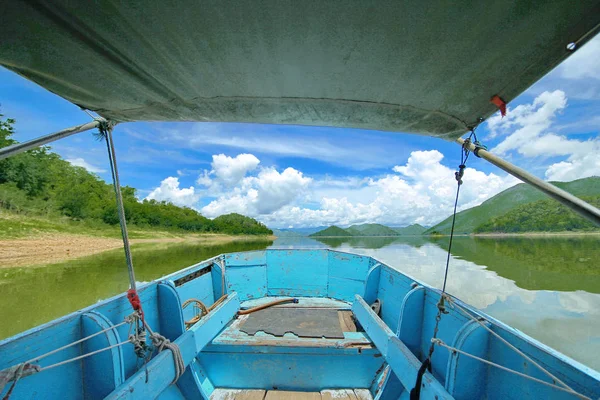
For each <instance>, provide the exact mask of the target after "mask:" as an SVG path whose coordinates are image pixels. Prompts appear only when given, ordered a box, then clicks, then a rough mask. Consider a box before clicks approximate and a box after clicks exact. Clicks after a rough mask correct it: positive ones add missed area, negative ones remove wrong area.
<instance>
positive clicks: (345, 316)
mask: <svg viewBox="0 0 600 400" xmlns="http://www.w3.org/2000/svg"><path fill="white" fill-rule="evenodd" d="M338 317H339V319H340V326H341V327H342V331H343V332H356V324H355V323H354V318H353V317H352V311H338Z"/></svg>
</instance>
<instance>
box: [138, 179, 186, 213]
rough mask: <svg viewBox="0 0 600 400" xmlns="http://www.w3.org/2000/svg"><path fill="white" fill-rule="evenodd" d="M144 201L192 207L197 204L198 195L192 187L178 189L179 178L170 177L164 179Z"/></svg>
mask: <svg viewBox="0 0 600 400" xmlns="http://www.w3.org/2000/svg"><path fill="white" fill-rule="evenodd" d="M146 200H157V201H167V202H170V203H173V204H175V205H178V206H186V207H194V205H196V203H197V202H198V194H197V193H196V190H195V189H194V187H193V186H190V187H189V188H179V178H176V177H174V176H170V177H168V178H166V179H164V180H163V181H162V182H161V183H160V186H159V187H157V188H155V189H154V190H152V191H151V192H150V194H149V195H148V196H147V197H146Z"/></svg>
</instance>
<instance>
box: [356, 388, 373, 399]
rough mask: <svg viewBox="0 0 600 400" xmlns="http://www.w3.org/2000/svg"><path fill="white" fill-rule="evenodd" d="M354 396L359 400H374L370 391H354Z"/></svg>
mask: <svg viewBox="0 0 600 400" xmlns="http://www.w3.org/2000/svg"><path fill="white" fill-rule="evenodd" d="M354 394H355V395H356V398H357V399H358V400H373V396H372V395H371V391H370V390H369V389H354Z"/></svg>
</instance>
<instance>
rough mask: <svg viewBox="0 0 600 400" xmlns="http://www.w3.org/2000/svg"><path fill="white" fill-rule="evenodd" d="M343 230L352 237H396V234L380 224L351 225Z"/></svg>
mask: <svg viewBox="0 0 600 400" xmlns="http://www.w3.org/2000/svg"><path fill="white" fill-rule="evenodd" d="M345 230H346V231H348V232H350V233H351V234H352V235H354V236H398V232H396V231H395V230H393V229H392V228H390V227H387V226H385V225H381V224H361V225H352V226H351V227H349V228H346V229H345Z"/></svg>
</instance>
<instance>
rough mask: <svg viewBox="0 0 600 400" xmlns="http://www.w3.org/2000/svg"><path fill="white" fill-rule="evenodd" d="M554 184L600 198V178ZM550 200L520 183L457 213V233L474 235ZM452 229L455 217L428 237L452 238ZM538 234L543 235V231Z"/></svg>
mask: <svg viewBox="0 0 600 400" xmlns="http://www.w3.org/2000/svg"><path fill="white" fill-rule="evenodd" d="M551 183H552V184H554V185H556V186H558V187H559V188H561V189H563V190H566V191H567V192H569V193H571V194H573V195H575V196H577V197H583V196H597V195H600V177H598V176H592V177H589V178H583V179H577V180H574V181H571V182H551ZM546 199H548V197H547V196H546V195H545V194H544V193H542V192H541V191H539V190H538V189H536V188H534V187H533V186H531V185H528V184H525V183H520V184H518V185H515V186H513V187H511V188H509V189H506V190H505V191H503V192H500V193H498V194H497V195H495V196H494V197H492V198H490V199H488V200H486V201H484V202H483V203H481V204H480V205H478V206H476V207H473V208H469V209H467V210H463V211H461V212H459V213H457V214H456V226H455V230H454V231H455V232H456V233H458V234H470V233H473V232H475V229H476V228H478V227H479V226H481V225H484V224H486V223H488V222H489V221H491V220H493V219H494V218H499V217H502V216H504V215H505V214H507V213H509V212H512V210H513V209H515V208H516V207H519V206H523V205H526V204H531V203H533V202H537V201H539V200H546ZM459 201H460V199H459ZM552 201H554V200H552ZM557 204H558V203H557ZM451 225H452V216H449V217H448V218H446V219H445V220H444V221H442V222H440V223H439V224H437V225H435V226H433V227H431V228H429V229H428V230H426V231H425V232H424V234H425V235H430V234H437V233H439V234H444V235H448V234H450V226H451ZM536 230H537V231H542V230H543V229H536Z"/></svg>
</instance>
